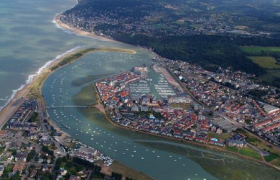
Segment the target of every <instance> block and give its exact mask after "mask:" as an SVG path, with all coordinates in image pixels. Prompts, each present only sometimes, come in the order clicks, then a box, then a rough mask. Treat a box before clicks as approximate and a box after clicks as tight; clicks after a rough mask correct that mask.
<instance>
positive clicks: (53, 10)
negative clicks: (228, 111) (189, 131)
mask: <svg viewBox="0 0 280 180" xmlns="http://www.w3.org/2000/svg"><path fill="white" fill-rule="evenodd" d="M75 3H76V2H75V1H73V0H40V1H35V0H2V1H1V6H0V22H1V24H0V31H1V36H0V63H1V66H0V87H1V89H0V106H4V105H5V103H6V102H7V101H8V99H9V98H10V97H11V95H12V93H13V90H16V89H18V88H19V87H21V86H22V85H23V84H25V82H27V81H30V80H31V79H32V76H30V74H36V73H37V72H38V69H40V67H43V66H44V65H45V64H46V63H47V62H48V61H50V60H53V59H55V58H56V57H57V56H59V55H61V54H63V53H65V52H67V51H69V50H71V49H74V48H78V47H95V48H98V47H112V48H124V49H132V50H135V51H136V52H137V53H136V54H126V53H120V52H93V53H91V54H88V55H86V56H83V57H82V58H80V59H79V60H78V61H76V62H74V63H72V64H70V65H67V66H65V67H63V68H61V69H59V70H57V71H56V72H55V73H53V74H52V75H50V77H49V78H48V79H47V81H46V82H45V84H44V86H43V88H42V93H43V95H44V97H45V100H46V102H47V106H49V107H52V106H53V107H57V108H50V109H48V114H49V116H50V118H51V119H52V120H53V121H54V122H55V123H57V125H58V126H60V127H61V128H62V129H63V130H65V131H66V132H67V133H69V134H70V135H71V136H72V137H73V138H75V139H78V140H79V141H81V142H83V143H85V144H87V145H89V146H92V147H94V148H96V149H98V150H100V151H101V152H103V153H105V154H107V155H109V156H110V157H112V158H113V159H115V160H117V161H119V162H120V163H122V164H124V165H126V166H129V167H131V168H134V169H136V170H137V171H141V172H143V173H145V174H147V175H148V176H150V177H152V178H154V179H156V180H218V179H221V180H223V179H225V180H226V179H228V180H235V179H236V180H237V179H244V180H245V179H248V180H251V179H252V180H277V179H279V177H280V172H279V171H276V170H274V169H272V168H268V167H266V166H264V165H260V164H257V163H255V162H252V161H247V160H243V159H239V158H237V157H234V156H232V155H225V154H222V153H220V152H214V151H209V150H205V149H201V148H198V147H194V146H191V145H187V144H182V143H177V142H170V141H167V140H164V139H162V138H158V137H154V136H151V135H145V134H140V133H136V132H131V131H129V130H126V129H120V128H118V127H116V126H114V125H112V124H110V123H109V122H108V120H107V119H105V117H104V116H103V115H102V114H101V113H100V112H99V111H98V110H96V109H78V108H61V106H75V105H87V104H92V103H94V100H95V99H94V90H93V88H92V84H93V83H94V82H96V81H98V80H100V79H102V78H104V77H107V76H110V75H113V74H117V73H119V72H122V71H127V70H130V69H131V68H132V67H134V66H139V65H143V64H146V65H149V64H150V63H151V58H152V57H153V56H154V54H153V53H152V52H150V51H147V50H145V49H141V48H139V47H134V46H130V45H126V44H123V43H118V42H109V41H102V40H97V39H94V38H89V37H83V36H78V35H75V34H73V33H71V32H68V31H65V30H63V29H61V28H58V27H57V26H56V25H55V24H54V23H53V19H54V17H55V15H56V14H57V13H59V12H62V11H64V10H67V9H69V8H71V7H72V6H74V5H75ZM62 124H65V125H67V126H68V127H69V128H70V129H67V128H64V127H63V126H62Z"/></svg>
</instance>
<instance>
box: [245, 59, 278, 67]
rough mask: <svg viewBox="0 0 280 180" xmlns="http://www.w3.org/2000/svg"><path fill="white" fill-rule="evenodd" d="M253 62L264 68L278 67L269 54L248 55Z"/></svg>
mask: <svg viewBox="0 0 280 180" xmlns="http://www.w3.org/2000/svg"><path fill="white" fill-rule="evenodd" d="M249 58H250V59H251V60H252V61H253V62H254V63H256V64H258V65H259V66H261V67H263V68H266V69H276V68H280V65H278V64H277V61H276V59H275V58H274V57H269V56H250V57H249Z"/></svg>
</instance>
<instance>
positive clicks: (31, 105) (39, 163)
mask: <svg viewBox="0 0 280 180" xmlns="http://www.w3.org/2000/svg"><path fill="white" fill-rule="evenodd" d="M40 106H41V105H40V103H39V102H38V101H37V100H35V99H22V103H21V105H20V106H19V108H18V110H17V111H16V112H15V113H14V114H13V115H12V117H11V118H10V119H9V120H8V122H7V123H6V125H5V126H4V127H3V128H2V130H1V131H0V136H1V139H0V150H1V155H0V158H1V165H0V176H1V179H70V180H78V179H92V178H96V177H102V178H104V177H105V176H106V175H105V174H103V173H101V172H100V171H101V169H102V168H101V167H100V166H98V165H95V164H94V163H97V162H98V163H101V164H103V166H110V165H111V164H112V163H113V160H112V159H111V158H110V157H108V156H106V155H104V154H102V153H101V152H100V151H98V150H96V149H94V148H92V147H89V146H87V145H85V144H83V143H81V142H79V141H77V140H73V139H71V138H69V137H68V135H66V134H65V133H64V132H63V131H61V130H60V129H58V128H57V127H56V126H55V125H54V124H53V123H52V122H50V123H49V121H48V118H47V117H46V116H44V113H43V112H42V111H41V110H42V108H41V107H40Z"/></svg>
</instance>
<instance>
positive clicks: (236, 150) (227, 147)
mask: <svg viewBox="0 0 280 180" xmlns="http://www.w3.org/2000/svg"><path fill="white" fill-rule="evenodd" d="M226 149H227V150H228V151H231V152H235V153H238V148H237V147H231V146H226Z"/></svg>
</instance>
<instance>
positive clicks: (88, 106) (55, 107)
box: [46, 105, 93, 109]
mask: <svg viewBox="0 0 280 180" xmlns="http://www.w3.org/2000/svg"><path fill="white" fill-rule="evenodd" d="M92 107H93V105H87V106H47V107H46V108H47V109H57V108H61V109H66V108H67V109H68V108H92Z"/></svg>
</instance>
